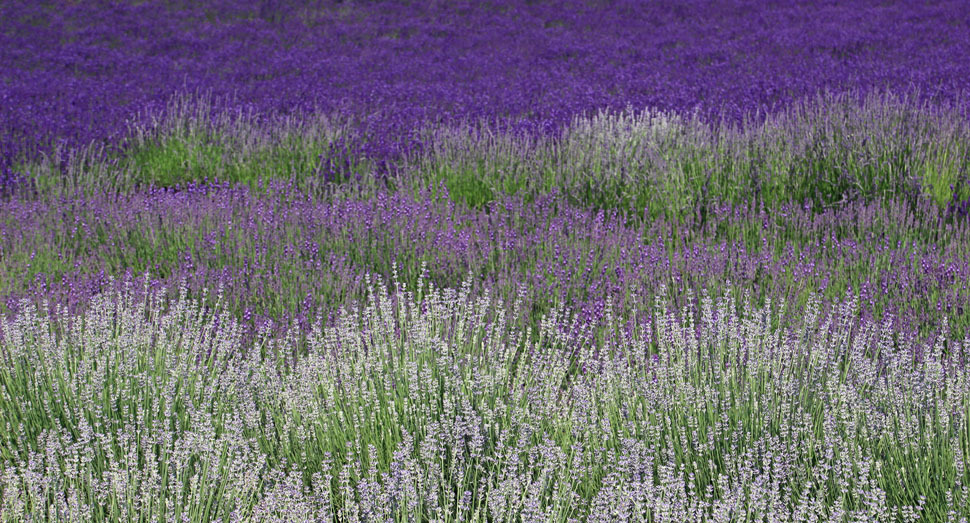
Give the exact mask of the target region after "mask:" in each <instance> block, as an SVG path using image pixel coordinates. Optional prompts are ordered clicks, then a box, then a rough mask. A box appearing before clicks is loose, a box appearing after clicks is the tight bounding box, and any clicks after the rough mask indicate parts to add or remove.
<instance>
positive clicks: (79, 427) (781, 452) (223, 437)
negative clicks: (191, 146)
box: [0, 281, 970, 521]
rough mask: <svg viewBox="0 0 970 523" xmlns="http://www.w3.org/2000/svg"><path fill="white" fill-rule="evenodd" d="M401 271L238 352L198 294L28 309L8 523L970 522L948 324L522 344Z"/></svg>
mask: <svg viewBox="0 0 970 523" xmlns="http://www.w3.org/2000/svg"><path fill="white" fill-rule="evenodd" d="M146 284H147V281H146ZM396 287H397V290H395V291H390V290H389V289H388V288H387V287H385V286H384V285H383V284H382V283H381V282H380V281H378V282H376V283H372V282H368V288H369V290H370V297H369V299H368V300H367V302H366V303H363V304H362V307H360V308H350V309H344V311H343V312H342V314H341V315H340V317H339V320H338V322H337V324H336V326H334V327H328V328H320V327H319V326H318V327H317V328H315V329H314V331H313V333H312V335H311V336H310V342H309V344H308V346H307V350H306V351H305V352H298V351H294V347H293V345H292V343H291V340H290V339H287V338H282V339H280V338H275V339H270V338H261V339H260V340H259V343H257V344H256V346H254V347H253V348H251V349H250V350H248V351H245V352H243V351H240V349H239V341H240V338H239V336H240V332H239V326H238V324H237V323H236V321H235V319H233V318H232V316H231V315H228V314H226V311H225V310H222V309H221V308H218V307H217V308H215V309H213V310H211V311H209V312H206V311H205V310H204V309H203V307H202V306H201V305H200V304H199V303H198V302H197V301H195V300H192V299H187V298H186V290H185V288H184V287H183V288H182V289H181V290H180V295H179V297H178V298H177V299H174V300H171V301H166V300H164V298H163V296H162V295H161V294H159V293H152V292H147V291H148V289H147V285H146V288H145V291H146V292H145V294H144V295H143V296H144V297H143V298H139V299H137V300H135V299H133V298H132V296H133V294H132V292H131V289H130V288H129V289H126V290H125V291H123V292H119V293H117V294H116V295H115V296H114V297H113V298H111V297H108V296H106V295H99V296H97V297H95V298H94V301H93V303H92V306H91V308H90V310H89V312H88V314H86V315H85V316H84V317H80V318H75V319H73V320H71V319H69V318H68V317H67V316H64V315H63V314H60V315H48V314H43V313H38V311H37V310H36V309H34V308H32V306H30V305H27V306H26V308H25V310H24V313H23V314H21V315H20V316H19V317H18V319H17V320H16V321H14V322H12V323H9V322H3V323H2V324H0V325H2V329H3V335H4V337H3V340H4V341H3V345H2V348H3V352H2V355H3V358H4V362H5V365H4V367H3V368H2V370H0V379H2V383H3V384H4V387H3V388H2V393H0V402H2V404H3V409H2V410H0V412H2V413H3V414H2V416H3V418H4V419H3V421H2V423H0V427H4V426H5V427H6V429H5V431H4V432H3V437H2V441H3V447H2V449H3V450H2V461H0V464H2V468H0V474H2V476H3V490H2V500H3V501H2V508H0V510H2V513H0V517H2V518H3V519H4V520H7V521H22V520H24V519H25V518H28V517H31V518H41V519H56V520H75V519H87V518H90V517H92V516H93V517H94V518H96V519H122V520H130V519H138V520H141V519H145V520H151V519H153V518H158V519H163V520H164V519H173V518H174V520H186V519H188V520H205V521H213V520H220V521H228V520H232V521H239V520H252V521H307V520H314V521H321V520H322V521H330V520H339V521H371V520H381V521H385V520H409V521H415V520H437V521H519V520H521V521H578V520H589V521H618V520H622V521H626V520H646V521H670V520H677V521H686V520H698V519H710V520H714V521H737V520H763V519H768V520H770V521H805V520H809V519H834V520H842V519H844V518H848V519H850V520H860V519H862V520H873V519H879V520H886V519H889V518H897V519H901V520H903V521H916V520H918V519H932V520H940V519H948V520H955V518H957V517H964V518H965V517H966V515H967V514H968V513H970V506H968V500H967V495H966V490H965V488H966V487H965V486H964V485H965V482H966V481H967V479H968V478H967V470H966V466H965V464H966V463H967V459H968V456H967V448H968V444H970V441H968V436H967V435H968V434H970V432H968V426H970V425H968V423H970V422H968V414H970V404H968V402H967V398H968V397H970V396H968V392H970V390H968V387H970V377H968V374H967V372H966V370H965V368H964V367H963V365H962V364H961V363H960V362H959V361H958V360H957V359H955V357H954V354H955V353H960V354H961V355H963V354H965V352H966V351H968V350H970V338H968V339H967V340H966V341H964V342H963V344H962V345H961V344H959V343H952V342H950V343H951V344H950V355H949V356H946V355H944V354H943V349H944V343H946V338H944V337H942V336H941V338H940V339H939V340H937V342H936V343H935V344H934V345H932V346H930V347H927V350H926V351H925V354H926V357H925V358H924V359H922V360H921V361H919V362H914V361H913V360H912V358H911V357H910V356H909V351H907V350H905V347H902V346H900V345H898V344H896V343H894V342H893V339H892V335H891V334H892V333H891V329H890V328H889V325H888V324H883V325H878V324H874V323H871V322H865V321H863V322H861V323H860V322H859V320H858V319H857V317H856V310H855V309H856V306H857V304H856V303H855V302H854V301H849V302H844V303H842V304H841V305H840V306H839V307H838V308H837V309H836V310H834V311H833V313H831V314H827V315H821V314H820V311H819V302H818V301H817V300H816V299H814V298H813V299H812V300H810V302H809V305H808V307H807V308H806V310H805V321H804V323H803V325H802V327H801V329H799V330H787V331H782V330H774V329H771V327H770V323H769V316H770V315H772V314H774V312H775V311H774V308H773V307H771V305H770V304H769V306H768V307H767V308H766V309H764V310H759V309H756V308H754V307H752V304H751V303H750V302H748V303H741V304H739V303H737V302H736V301H735V300H734V299H732V298H730V297H728V296H726V295H725V296H723V297H720V298H718V299H717V300H716V301H715V300H714V299H712V298H711V297H708V296H707V295H703V296H701V297H700V300H699V301H700V307H699V308H698V309H697V310H691V309H688V308H685V309H684V310H683V311H681V313H680V314H679V315H678V314H677V313H676V311H669V310H667V309H666V308H665V307H663V306H662V305H661V303H662V300H658V301H657V304H656V308H655V314H654V318H655V321H652V322H641V321H639V320H638V318H637V317H636V316H634V317H633V318H632V319H633V321H634V323H635V325H636V329H635V330H634V331H633V333H632V335H630V336H626V335H624V334H623V333H621V332H618V331H617V330H616V329H615V325H616V323H615V321H617V320H622V319H621V318H614V317H613V316H612V313H611V312H609V311H608V312H607V315H606V318H605V321H604V322H600V323H597V324H589V323H583V324H582V325H581V327H582V329H581V330H580V332H579V333H577V334H572V333H571V330H570V326H576V321H577V318H576V317H575V316H573V315H570V314H568V313H566V312H565V311H563V310H556V311H554V312H553V313H552V314H550V315H548V316H546V317H545V318H544V319H543V320H542V322H541V323H540V328H539V332H538V334H539V337H538V340H537V341H534V342H529V341H528V336H527V335H526V333H523V332H522V331H519V330H517V329H516V328H515V327H514V326H513V325H514V323H515V318H516V316H518V315H519V314H520V313H521V311H520V307H521V304H522V302H521V299H520V300H518V301H517V302H516V303H514V304H512V306H511V308H509V307H508V304H505V303H501V302H498V301H496V300H494V299H492V298H490V297H488V296H483V297H480V298H478V299H473V298H472V297H471V296H470V291H469V285H468V284H467V282H466V283H465V284H464V285H462V287H461V288H460V290H456V289H438V288H436V287H434V286H433V285H427V284H422V285H421V286H420V287H419V288H417V289H415V290H414V291H413V292H412V291H409V290H407V288H406V286H404V285H402V284H401V283H400V282H397V285H396ZM661 293H663V291H661ZM220 297H221V296H220ZM739 310H740V311H741V312H740V313H739V312H738V311H739ZM853 326H855V329H853ZM572 332H575V331H572ZM597 337H599V338H600V339H601V340H602V341H601V342H600V343H598V344H596V343H593V342H592V340H593V339H594V338H597ZM927 407H930V408H927Z"/></svg>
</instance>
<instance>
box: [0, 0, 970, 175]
mask: <svg viewBox="0 0 970 523" xmlns="http://www.w3.org/2000/svg"><path fill="white" fill-rule="evenodd" d="M966 56H970V10H967V9H966V3H965V2H962V1H959V0H957V1H945V2H920V3H913V2H904V1H894V2H875V1H871V0H853V1H849V2H796V1H775V2H741V1H737V2H734V1H732V2H720V1H718V2H711V1H690V2H673V1H661V2H636V1H597V2H579V1H560V2H516V1H503V0H499V1H488V2H405V1H389V2H363V1H362V2H350V1H348V2H334V1H319V0H317V1H310V2H297V1H293V0H274V1H268V0H263V1H261V2H236V1H228V0H224V1H220V2H201V3H196V2H171V1H169V2H137V3H136V2H97V3H92V2H84V3H74V2H68V3H63V2H33V1H31V2H22V1H13V2H4V4H3V5H2V6H0V122H2V125H0V152H2V153H3V157H4V158H5V159H9V158H16V157H18V156H19V155H21V154H30V153H32V152H34V151H36V150H38V149H39V150H49V149H50V148H51V147H52V145H53V144H57V143H61V142H64V143H66V144H69V145H85V144H87V143H88V142H89V141H91V140H108V141H109V142H112V141H118V140H120V139H121V138H122V137H123V136H124V133H125V132H126V130H127V127H126V125H127V123H128V122H130V121H131V120H132V119H133V118H134V119H137V118H138V116H137V115H138V114H144V113H145V112H146V111H148V110H150V109H152V108H155V109H161V108H164V106H165V103H166V101H167V100H168V99H169V98H170V97H172V96H173V95H175V94H176V93H178V92H185V91H187V92H205V93H211V94H212V95H214V96H215V97H218V98H223V97H230V98H228V99H231V100H232V102H228V101H227V102H226V103H232V104H235V105H245V106H254V107H255V108H256V109H258V110H259V111H261V112H268V113H293V112H298V111H306V110H321V111H324V112H341V113H345V114H353V115H355V116H357V117H359V118H360V119H361V120H362V122H363V125H364V126H366V128H367V129H368V134H369V136H371V142H372V143H371V149H372V150H371V151H370V152H371V154H374V155H378V156H380V155H393V154H396V153H397V152H399V150H401V149H402V148H403V149H406V148H408V147H409V144H410V142H409V138H411V131H412V130H414V128H415V127H416V126H419V125H420V124H422V123H424V122H429V121H430V122H440V121H446V122H456V121H462V120H468V121H471V122H473V123H474V122H477V121H479V120H480V119H485V120H487V121H491V122H498V123H500V124H501V125H505V126H508V127H510V128H513V129H520V130H526V131H529V132H544V131H548V130H551V129H555V128H558V127H559V126H560V125H562V124H563V123H566V122H568V121H569V119H570V118H571V117H572V116H574V115H576V114H578V113H582V112H584V111H594V110H596V109H601V108H606V107H610V108H614V109H622V108H624V107H626V106H628V105H631V106H633V107H635V108H643V107H651V108H656V109H661V110H674V111H678V112H684V113H691V112H694V111H697V112H699V113H700V114H702V115H704V116H705V117H707V118H709V119H711V120H714V121H716V120H719V119H721V118H724V119H727V120H729V121H738V120H740V119H741V118H743V117H744V116H753V117H757V115H758V114H759V113H760V114H762V115H763V114H765V113H766V112H771V111H775V110H777V109H779V108H782V107H784V106H786V105H787V104H789V103H790V102H791V101H793V100H798V99H801V98H804V97H806V96H812V95H814V94H815V93H816V92H817V91H818V90H819V89H830V90H832V91H835V92H842V91H846V90H861V91H867V90H870V89H890V90H893V91H895V92H897V93H900V94H902V93H906V92H912V91H917V90H918V91H919V92H920V94H921V96H923V97H925V98H927V99H932V100H936V101H945V102H950V103H956V104H957V105H959V106H960V107H965V105H966V100H967V98H966V96H965V93H966V92H967V91H968V89H970V60H966V58H965V57H966ZM112 143H113V142H112ZM8 161H9V160H8Z"/></svg>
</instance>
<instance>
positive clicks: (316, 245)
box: [0, 182, 970, 340]
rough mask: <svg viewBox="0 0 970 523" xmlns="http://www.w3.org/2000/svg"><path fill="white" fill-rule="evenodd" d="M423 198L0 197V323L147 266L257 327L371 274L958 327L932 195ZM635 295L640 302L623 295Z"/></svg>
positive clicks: (960, 240)
mask: <svg viewBox="0 0 970 523" xmlns="http://www.w3.org/2000/svg"><path fill="white" fill-rule="evenodd" d="M439 193H440V194H439V195H438V196H434V195H432V193H431V192H430V191H428V190H425V191H423V193H422V194H420V195H419V196H418V197H413V196H411V195H410V194H408V193H406V192H395V193H387V192H378V193H377V194H376V196H374V197H372V198H370V197H369V198H364V199H359V198H344V199H334V200H329V201H324V200H319V199H316V198H313V197H311V196H309V195H307V194H306V193H304V192H302V191H300V190H298V189H296V188H295V187H293V186H292V185H288V184H283V183H281V182H273V183H271V184H269V185H268V186H267V187H264V188H262V190H261V191H255V190H251V189H249V188H248V187H246V186H243V185H229V184H222V185H208V186H202V185H199V186H195V185H193V186H188V187H186V188H184V189H183V190H180V191H178V192H175V191H166V190H158V189H156V190H154V191H150V192H139V193H134V194H129V195H114V194H112V195H104V194H100V195H95V196H90V197H86V196H82V195H78V196H76V197H74V198H59V199H57V198H48V199H38V200H10V201H4V202H2V203H0V217H2V219H0V256H2V258H3V260H4V263H3V264H2V265H0V289H3V304H4V306H5V310H6V311H7V312H8V313H9V312H12V311H13V309H15V308H16V303H17V301H18V300H19V299H20V298H22V297H32V298H33V299H34V301H35V303H40V302H41V301H43V300H46V301H48V302H49V303H50V304H51V305H63V306H65V307H67V308H68V310H69V311H72V312H74V311H75V310H76V307H77V306H79V305H81V304H83V303H85V302H87V300H89V298H90V297H91V296H92V295H93V294H95V293H97V292H99V291H101V290H103V289H105V288H106V285H107V284H108V281H109V279H111V278H114V279H115V280H116V281H118V282H120V281H122V280H123V279H124V278H125V277H126V275H127V277H128V278H131V277H139V276H141V275H142V274H144V273H145V272H149V273H151V274H152V277H153V278H155V279H157V280H158V281H157V284H156V286H158V285H162V284H167V285H168V286H169V287H170V288H172V287H174V286H177V285H178V284H179V282H181V281H184V282H185V284H186V285H187V286H188V288H189V289H190V290H191V291H192V292H193V293H198V292H199V291H201V289H202V288H206V287H207V288H209V289H216V288H219V287H221V288H222V289H223V292H224V295H225V300H226V303H227V306H228V307H229V309H230V310H232V311H234V312H235V313H236V314H237V316H238V317H239V318H240V320H241V321H242V323H243V324H244V325H246V326H247V327H249V328H250V329H251V330H255V329H257V328H259V327H261V326H262V325H264V324H266V322H267V321H269V320H272V321H273V322H274V323H275V324H276V325H277V328H278V329H285V328H286V327H287V326H288V325H289V324H290V323H291V322H294V321H296V322H297V323H298V324H300V325H302V326H303V328H304V330H307V329H309V328H310V327H309V326H310V323H311V322H310V320H311V319H312V317H313V316H314V314H315V313H316V312H317V311H321V310H322V311H324V312H333V311H334V310H336V308H337V307H339V306H342V305H345V304H348V303H351V302H353V301H362V300H363V298H364V297H365V288H364V286H363V277H364V275H365V274H367V273H374V274H380V275H383V276H384V277H386V278H391V277H392V275H393V274H392V273H393V269H394V266H395V265H396V267H397V271H398V276H399V277H400V278H401V279H402V281H404V282H407V283H408V284H409V285H411V286H414V285H415V284H416V282H417V281H418V279H419V278H420V277H422V276H425V277H427V278H429V279H430V280H431V281H433V282H434V283H435V284H436V285H439V286H454V285H457V283H458V282H459V281H461V280H462V279H463V278H466V277H468V276H469V275H470V276H471V277H472V279H473V280H472V281H473V282H474V291H475V292H476V293H481V292H485V291H488V292H490V293H492V295H494V296H498V297H501V298H503V299H507V300H511V299H513V298H514V296H516V295H517V293H518V292H519V288H520V287H523V286H524V287H525V288H526V289H527V291H526V298H525V299H526V300H527V303H528V304H529V306H530V307H529V311H528V312H527V313H526V314H525V316H524V317H525V318H527V319H528V321H532V322H535V321H537V319H538V317H539V315H540V314H541V313H543V312H546V311H548V310H550V309H551V308H552V307H554V306H556V305H563V306H569V307H572V308H576V309H577V310H580V311H583V314H585V315H586V317H587V318H588V319H590V321H592V320H594V319H596V318H599V317H601V316H602V314H603V313H604V312H603V311H604V306H605V303H606V301H607V300H608V299H610V300H612V302H613V303H614V305H615V307H616V308H617V310H618V311H622V312H627V311H629V310H630V309H631V307H641V308H643V307H644V306H645V305H647V304H649V302H650V300H651V299H652V298H651V296H652V295H653V294H655V292H656V289H658V288H660V286H662V285H666V286H667V287H668V288H669V289H671V294H670V296H669V300H670V301H669V302H668V303H669V305H670V306H672V307H675V308H678V309H679V308H680V307H682V306H684V305H685V302H684V301H683V300H684V298H683V297H682V296H683V295H685V293H686V294H690V293H696V292H699V291H700V290H702V289H707V290H709V291H710V292H712V293H716V292H719V290H720V289H724V288H727V287H730V286H734V287H736V288H738V287H744V288H748V289H750V290H751V291H752V292H753V293H754V296H755V298H756V300H757V301H756V303H758V304H760V303H763V302H764V300H766V299H768V298H771V299H774V300H775V301H776V302H777V301H778V300H782V299H783V300H785V301H786V303H788V308H787V309H786V310H785V311H783V312H784V316H785V317H786V318H797V317H798V316H799V315H800V314H801V310H802V307H804V304H805V303H806V301H805V300H806V299H807V297H808V295H809V293H811V292H817V293H819V294H820V295H821V296H822V297H823V299H824V300H825V301H826V302H827V301H828V300H832V299H835V298H839V297H842V296H843V295H844V294H845V293H847V292H848V293H852V294H854V295H856V296H858V297H859V300H860V305H861V309H860V314H861V315H862V317H863V318H867V319H874V320H877V321H878V320H881V319H882V318H884V317H886V314H890V315H891V316H892V317H894V318H895V320H894V321H895V322H897V324H896V325H895V327H896V328H897V330H899V331H901V332H906V333H908V335H909V336H911V337H912V338H913V339H920V340H925V339H931V338H932V337H933V336H935V335H936V334H937V333H938V332H939V328H940V321H941V317H942V316H944V315H946V316H948V317H950V319H951V327H952V328H953V331H954V332H955V333H957V334H965V333H967V332H970V331H968V330H967V329H968V328H970V310H968V309H970V308H968V306H967V304H968V303H970V289H968V287H967V282H968V281H970V252H968V251H970V243H968V229H967V226H966V225H965V224H963V225H953V224H945V223H943V218H944V214H943V212H942V211H940V210H939V208H938V207H937V206H936V205H935V204H933V203H932V202H928V201H925V200H924V201H922V203H921V204H920V207H919V208H918V209H917V210H916V211H912V210H910V209H909V206H908V204H905V203H902V202H890V203H888V204H887V203H885V202H874V203H868V204H866V203H859V202H857V203H853V204H848V205H846V206H843V207H841V208H831V209H818V208H811V207H810V206H792V205H787V206H782V207H780V208H778V209H776V210H774V211H768V210H766V209H765V208H764V207H763V206H762V207H758V206H751V205H749V206H731V205H722V206H718V207H712V208H710V209H709V210H707V211H706V215H704V216H701V215H700V214H691V215H688V216H687V217H686V221H677V220H666V219H656V220H640V221H632V222H631V221H629V220H627V219H625V218H624V217H623V216H621V215H620V214H619V213H618V212H616V211H612V212H609V213H607V212H604V211H593V210H589V209H583V208H580V207H576V206H575V205H573V204H571V203H570V202H569V201H568V198H565V197H563V196H561V195H549V196H545V197H541V198H538V199H536V200H535V201H532V202H528V203H527V202H525V201H523V200H522V199H521V198H513V197H507V198H505V199H504V200H503V201H501V202H498V203H495V204H491V205H489V206H487V207H486V208H485V209H481V210H475V209H471V208H468V207H465V206H462V205H457V204H455V203H454V202H453V201H451V200H450V199H449V198H448V197H447V189H445V188H439ZM635 289H643V290H642V291H640V296H641V298H640V301H639V302H637V301H636V300H634V299H633V298H632V297H631V295H630V293H631V290H635Z"/></svg>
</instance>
